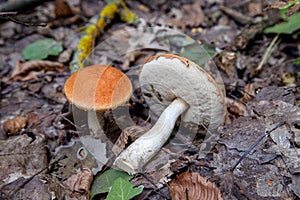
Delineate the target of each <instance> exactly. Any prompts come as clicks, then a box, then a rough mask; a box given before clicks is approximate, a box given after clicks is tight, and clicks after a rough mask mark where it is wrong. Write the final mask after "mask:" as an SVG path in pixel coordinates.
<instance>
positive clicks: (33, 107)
mask: <svg viewBox="0 0 300 200" xmlns="http://www.w3.org/2000/svg"><path fill="white" fill-rule="evenodd" d="M288 2H289V3H293V2H294V3H295V4H293V5H292V6H290V7H288V8H287V9H286V10H285V11H286V12H285V15H286V16H287V17H289V16H292V15H293V14H294V13H297V12H299V8H300V3H299V1H288ZM5 3H7V2H4V3H2V4H3V5H4V4H5ZM126 4H127V6H128V8H129V9H130V10H131V11H132V12H133V13H135V15H136V16H137V18H136V20H134V21H130V20H127V22H126V19H124V18H121V17H119V16H118V15H116V16H115V18H114V19H113V20H112V21H109V20H108V18H107V17H106V18H105V19H106V20H105V23H107V24H106V26H105V28H104V30H102V31H100V34H99V36H98V38H97V40H96V41H95V42H94V43H93V52H92V54H91V55H90V56H89V58H86V59H85V63H84V65H85V66H87V65H91V64H106V65H112V66H114V67H116V68H118V69H120V70H121V71H122V72H124V73H125V74H126V75H127V76H128V77H129V78H130V80H131V81H132V84H133V95H132V97H131V99H130V101H129V103H128V105H127V106H125V107H122V108H120V111H123V110H124V109H125V111H126V112H127V111H128V113H129V115H130V116H128V115H126V112H125V114H124V116H123V114H122V113H123V112H121V115H120V116H119V115H118V117H119V118H118V119H119V120H120V121H119V122H117V123H116V122H115V119H114V118H115V114H114V112H112V111H107V112H105V114H104V116H105V123H106V125H105V128H104V131H105V134H106V135H107V138H109V140H108V142H107V144H108V143H109V144H108V145H106V148H111V144H113V143H114V142H116V140H117V139H118V136H119V135H120V134H121V133H122V131H123V132H124V130H127V129H126V127H128V126H132V125H138V126H140V127H144V128H145V129H149V128H150V127H151V126H152V125H153V122H154V121H155V118H152V119H151V114H150V112H149V105H147V102H145V99H144V98H143V97H142V95H141V90H140V88H139V84H138V75H139V72H140V69H141V67H142V65H143V63H144V62H145V60H146V59H147V58H149V57H150V56H153V55H155V54H158V53H174V54H178V55H181V56H184V57H187V58H189V59H190V60H192V61H194V62H196V63H197V64H199V65H200V66H203V67H204V68H205V69H206V70H207V71H208V72H209V73H211V75H212V76H213V77H214V78H215V79H216V81H217V83H218V85H219V86H220V87H221V88H222V90H224V92H225V93H226V99H225V104H226V106H227V110H228V113H227V116H226V121H225V123H224V126H221V127H219V129H218V130H217V131H216V133H212V134H213V135H216V136H217V137H216V140H215V141H213V143H212V144H213V146H212V148H210V149H209V151H205V152H204V151H203V148H204V146H203V145H201V144H203V141H205V140H206V139H207V137H206V136H207V135H203V133H202V134H201V133H199V132H201V131H202V130H201V131H198V130H197V131H196V132H195V133H196V134H191V135H192V136H190V137H186V138H188V139H186V138H185V139H182V136H181V134H182V132H184V131H181V133H180V131H178V129H179V128H178V127H179V125H178V124H177V126H176V128H175V129H174V133H173V136H172V138H171V139H170V140H169V141H168V144H166V145H165V146H164V148H163V149H162V150H161V151H160V152H159V154H158V155H157V156H156V157H155V158H154V159H153V160H152V161H151V162H150V164H148V165H147V166H146V167H145V169H144V170H143V171H142V173H137V174H135V175H134V176H132V177H131V176H130V179H131V180H130V181H131V183H132V184H133V185H134V187H135V188H141V187H139V186H143V191H142V192H141V193H140V194H138V195H132V196H134V198H133V199H135V200H143V199H151V200H152V199H155V200H159V199H171V197H172V199H184V198H185V199H189V200H191V199H198V198H200V197H199V196H197V195H199V194H200V193H205V192H207V193H208V195H210V194H211V193H215V194H218V192H220V194H221V196H222V198H223V199H231V200H233V199H300V109H299V105H300V90H299V85H300V60H299V58H300V43H299V29H298V30H292V31H289V30H287V29H285V31H282V30H277V32H276V31H275V32H274V31H267V29H266V28H267V27H271V26H274V25H276V24H280V23H282V15H281V13H282V12H283V11H282V10H283V9H282V8H283V7H284V6H287V5H288V3H287V2H286V1H279V0H272V1H253V0H249V1H241V2H239V1H232V0H205V1H201V0H180V1H169V0H155V1H146V0H140V1H126ZM3 5H0V8H1V9H2V7H1V6H3ZM104 6H106V3H105V2H103V1H92V0H91V1H83V0H57V1H55V2H52V1H49V2H44V3H41V4H39V5H37V6H34V7H31V6H29V7H27V8H24V7H23V8H22V9H23V11H21V12H20V13H19V14H17V15H16V16H11V18H13V19H17V22H15V21H12V20H10V19H11V18H9V17H7V16H4V15H2V18H3V19H2V21H1V23H0V30H1V31H0V36H1V37H0V69H1V71H0V77H1V81H0V87H1V106H0V116H1V128H0V157H1V159H0V199H89V197H90V195H91V196H93V199H105V198H106V196H107V191H108V190H107V191H105V192H103V191H102V192H101V191H99V190H101V188H100V189H99V188H97V187H96V186H95V185H96V184H97V183H98V182H96V180H99V177H101V175H103V173H104V172H105V171H106V170H108V169H109V168H110V167H111V164H112V162H113V160H112V159H113V158H112V157H111V156H109V155H100V156H99V151H97V150H94V149H92V150H89V149H88V147H87V146H86V144H88V145H91V146H93V145H94V146H95V145H96V146H97V145H99V144H98V143H97V142H96V143H93V142H95V138H93V136H92V135H89V134H88V136H86V133H85V134H84V135H85V140H84V141H85V142H83V140H82V139H81V136H82V135H81V134H82V131H81V130H80V127H79V128H78V126H79V125H78V123H81V122H76V116H74V115H73V114H74V113H72V111H74V109H72V106H70V105H69V104H68V102H67V99H66V97H65V95H64V93H63V88H64V84H65V82H66V80H67V78H68V77H69V76H70V75H71V70H70V67H69V66H70V64H71V62H72V60H73V61H74V55H75V52H76V50H77V49H78V42H79V40H80V38H81V37H82V31H83V30H84V28H85V27H86V26H87V25H88V24H91V23H92V22H91V21H90V19H91V18H92V17H93V16H98V15H99V13H101V11H103V8H104ZM16 9H17V8H16ZM119 9H122V8H121V6H119ZM11 11H15V10H11ZM280 11H281V13H280ZM25 22H29V24H26V23H25ZM128 22H129V23H128ZM41 23H45V24H47V26H45V27H44V26H40V25H41ZM296 23H297V22H296ZM298 23H299V20H298ZM292 26H293V25H292ZM294 26H297V25H294ZM289 28H291V27H289ZM297 31H298V32H297ZM46 38H51V39H53V41H52V40H51V41H52V46H47V45H46V46H45V45H44V46H43V45H42V46H40V47H35V49H33V50H30V51H29V55H28V54H27V58H26V55H25V54H26V53H24V49H26V47H28V45H30V44H33V43H34V42H36V41H39V40H42V39H46ZM54 46H55V47H57V48H58V50H55V49H54ZM61 47H62V48H61ZM45 48H46V53H45V51H44V49H45ZM60 48H61V49H60ZM84 48H86V47H84ZM53 49H54V51H56V52H54V53H53V54H52V55H51V54H50V53H49V51H50V50H53ZM27 53H28V52H27ZM36 54H46V56H45V57H44V58H40V59H39V60H36V59H34V56H36ZM167 78H168V77H166V79H167ZM162 83H163V80H162ZM191 92H192V91H191ZM122 109H123V110H122ZM128 118H130V119H128ZM86 123H89V122H88V121H86ZM120 124H121V125H120ZM184 130H185V129H184ZM176 131H178V132H179V133H178V134H176ZM184 137H185V136H184ZM86 138H88V139H86ZM260 139H261V140H260ZM132 140H133V139H131V140H130V141H128V142H132ZM83 143H84V144H83ZM254 144H257V145H254ZM123 145H124V146H125V145H128V144H126V142H124V144H123ZM86 149H88V151H87V152H83V150H86ZM106 151H107V152H108V151H110V150H108V149H106ZM248 151H249V152H248ZM107 152H106V154H108V153H107ZM245 152H246V153H245ZM85 153H86V154H87V155H85V156H84V158H83V157H80V156H83V155H82V154H85ZM102 153H103V152H102ZM100 154H101V152H100ZM104 154H105V153H104ZM61 156H66V158H64V159H61ZM241 157H243V159H242V160H241V161H239V159H240V158H241ZM187 172H188V173H187ZM184 175H185V178H184ZM198 175H201V177H206V179H208V180H209V183H210V182H211V183H214V184H211V185H213V186H211V185H210V186H208V187H207V188H205V186H204V187H203V185H205V183H203V182H200V181H199V180H198V179H199V177H200V176H198ZM100 180H101V179H100ZM91 185H93V186H92V187H90V186H91ZM208 185H209V184H208ZM110 186H111V185H109V187H110ZM93 187H94V188H93ZM91 188H92V189H91ZM95 188H96V189H95ZM176 188H177V189H176ZM178 188H181V189H182V188H183V190H181V189H178ZM119 190H121V188H119ZM128 190H129V189H128ZM116 191H117V192H118V190H116ZM176 195H177V197H175V196H176ZM181 195H183V196H184V198H183V197H182V196H181ZM111 196H113V194H111ZM178 196H181V197H178ZM109 198H110V199H118V198H117V197H109ZM109 198H108V199H109ZM125 199H126V198H125ZM212 199H218V198H217V197H215V198H212Z"/></svg>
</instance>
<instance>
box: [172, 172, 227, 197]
mask: <svg viewBox="0 0 300 200" xmlns="http://www.w3.org/2000/svg"><path fill="white" fill-rule="evenodd" d="M169 189H170V193H171V197H172V200H199V199H218V200H221V199H223V198H222V196H221V192H220V189H219V188H218V187H217V186H216V185H215V184H214V183H212V182H210V181H209V180H207V179H206V178H205V177H202V176H200V174H198V173H193V172H185V173H182V174H180V175H179V177H178V180H175V181H173V182H171V183H170V185H169Z"/></svg>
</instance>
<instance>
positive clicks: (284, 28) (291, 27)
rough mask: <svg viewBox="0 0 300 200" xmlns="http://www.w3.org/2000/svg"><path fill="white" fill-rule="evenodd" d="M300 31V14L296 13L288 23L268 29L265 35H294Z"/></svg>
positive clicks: (289, 18)
mask: <svg viewBox="0 0 300 200" xmlns="http://www.w3.org/2000/svg"><path fill="white" fill-rule="evenodd" d="M299 29H300V13H295V14H293V15H291V16H290V17H288V19H287V21H286V22H282V23H280V24H276V25H274V26H271V27H267V28H266V29H265V30H264V33H283V34H292V33H293V32H295V31H297V30H299Z"/></svg>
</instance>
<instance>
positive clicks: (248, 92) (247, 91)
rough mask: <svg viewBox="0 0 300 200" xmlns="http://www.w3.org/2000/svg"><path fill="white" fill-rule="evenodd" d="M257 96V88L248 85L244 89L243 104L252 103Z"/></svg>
mask: <svg viewBox="0 0 300 200" xmlns="http://www.w3.org/2000/svg"><path fill="white" fill-rule="evenodd" d="M254 96H255V88H254V86H253V84H246V85H245V87H244V96H243V97H242V99H241V100H242V101H243V102H245V103H246V102H248V101H251V100H252V99H253V98H254Z"/></svg>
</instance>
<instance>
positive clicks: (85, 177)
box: [64, 167, 93, 199]
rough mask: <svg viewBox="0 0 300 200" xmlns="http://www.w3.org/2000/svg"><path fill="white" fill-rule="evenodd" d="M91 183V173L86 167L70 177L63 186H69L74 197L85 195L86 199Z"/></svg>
mask: <svg viewBox="0 0 300 200" xmlns="http://www.w3.org/2000/svg"><path fill="white" fill-rule="evenodd" d="M92 181H93V172H92V171H91V170H90V169H89V168H88V167H83V168H82V170H81V172H79V173H78V174H73V175H72V176H70V177H69V178H68V179H67V180H65V181H64V184H66V185H67V186H69V188H70V189H71V191H72V192H73V193H74V195H75V196H76V197H80V196H82V195H85V196H86V197H87V198H86V199H88V197H89V191H90V186H91V184H92Z"/></svg>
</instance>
